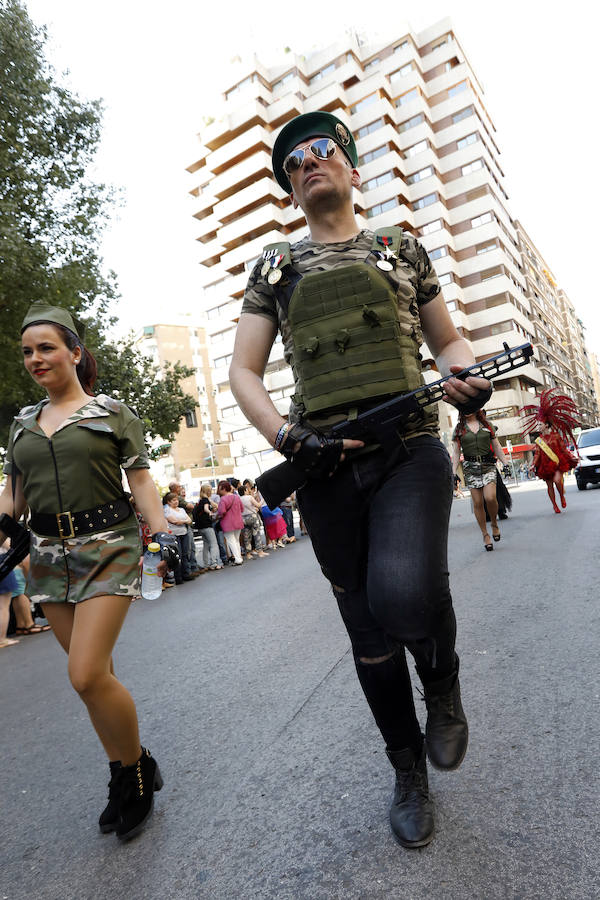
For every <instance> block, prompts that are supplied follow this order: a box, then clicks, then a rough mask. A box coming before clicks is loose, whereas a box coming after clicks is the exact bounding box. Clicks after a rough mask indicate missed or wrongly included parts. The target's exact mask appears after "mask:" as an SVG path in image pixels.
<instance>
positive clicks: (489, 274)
mask: <svg viewBox="0 0 600 900" xmlns="http://www.w3.org/2000/svg"><path fill="white" fill-rule="evenodd" d="M500 275H504V269H503V268H502V266H495V267H494V268H493V269H486V270H485V272H482V273H481V280H482V281H491V280H492V278H498V277H499V276H500Z"/></svg>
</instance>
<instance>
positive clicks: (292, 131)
mask: <svg viewBox="0 0 600 900" xmlns="http://www.w3.org/2000/svg"><path fill="white" fill-rule="evenodd" d="M311 137H328V138H332V139H333V140H334V141H335V142H336V144H337V145H338V147H341V149H342V150H343V151H344V153H345V154H346V156H347V157H348V159H349V160H350V162H351V163H352V166H353V167H356V166H357V165H358V154H357V152H356V144H355V143H354V138H353V137H352V135H351V133H350V131H349V130H348V128H346V126H345V125H344V123H343V122H342V121H341V120H340V119H338V118H336V117H335V116H334V115H332V114H331V113H328V112H324V111H323V110H317V111H316V112H310V113H303V115H301V116H296V118H295V119H292V120H291V122H288V123H287V125H284V126H283V128H282V129H281V131H280V132H279V134H278V135H277V138H276V140H275V144H274V145H273V155H272V157H271V159H272V162H273V174H274V175H275V178H276V179H277V183H278V184H279V185H280V186H281V187H282V188H283V190H284V191H285V192H286V193H287V194H289V193H291V190H292V186H291V184H290V181H289V178H288V177H287V175H286V174H285V172H284V171H283V161H284V159H285V158H286V156H287V155H288V153H291V151H292V150H293V149H294V147H295V146H296V145H297V144H300V143H301V142H302V141H305V140H306V139H307V138H311Z"/></svg>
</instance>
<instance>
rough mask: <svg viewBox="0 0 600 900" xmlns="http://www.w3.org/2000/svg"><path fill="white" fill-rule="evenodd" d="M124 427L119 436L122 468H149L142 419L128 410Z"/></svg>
mask: <svg viewBox="0 0 600 900" xmlns="http://www.w3.org/2000/svg"><path fill="white" fill-rule="evenodd" d="M128 413H129V415H128V416H127V418H126V422H125V427H124V429H123V432H122V434H121V436H120V438H119V453H120V457H121V458H120V464H121V467H122V468H123V469H149V468H150V462H149V460H148V451H147V449H146V441H145V440H144V426H143V424H142V420H141V419H138V417H137V416H134V414H133V413H132V412H130V411H129V410H128Z"/></svg>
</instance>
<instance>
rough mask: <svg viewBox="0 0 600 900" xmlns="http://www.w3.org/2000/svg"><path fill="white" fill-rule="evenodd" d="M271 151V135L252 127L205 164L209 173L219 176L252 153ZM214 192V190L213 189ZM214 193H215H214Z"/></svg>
mask: <svg viewBox="0 0 600 900" xmlns="http://www.w3.org/2000/svg"><path fill="white" fill-rule="evenodd" d="M272 149H273V135H272V133H271V132H268V131H267V130H266V128H264V126H263V125H254V126H253V127H252V128H249V129H248V130H247V131H244V132H243V133H242V134H240V135H238V136H237V137H235V138H232V139H231V140H230V141H227V142H226V143H225V144H224V145H223V146H222V147H219V149H218V150H215V151H214V152H213V153H211V155H210V156H209V157H208V160H207V164H208V167H209V169H210V171H211V172H213V173H214V174H215V175H219V174H220V173H221V172H222V171H226V170H227V169H229V168H231V167H232V166H233V165H235V164H236V162H241V161H242V160H243V159H245V158H247V157H248V156H249V155H250V153H251V152H252V151H255V152H258V151H259V150H263V151H265V152H267V153H268V154H269V158H270V153H271V150H272ZM213 190H214V189H213ZM214 192H215V193H216V191H214Z"/></svg>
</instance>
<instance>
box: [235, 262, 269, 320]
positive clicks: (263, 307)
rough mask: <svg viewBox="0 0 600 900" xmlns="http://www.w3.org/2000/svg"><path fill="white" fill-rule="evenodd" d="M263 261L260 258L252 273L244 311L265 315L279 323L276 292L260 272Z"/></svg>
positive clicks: (243, 304) (245, 297)
mask: <svg viewBox="0 0 600 900" xmlns="http://www.w3.org/2000/svg"><path fill="white" fill-rule="evenodd" d="M262 264H263V261H262V259H260V260H259V261H258V262H257V263H256V265H255V266H254V268H253V269H252V272H251V274H250V278H249V279H248V283H247V285H246V290H245V291H244V301H243V303H242V313H250V314H251V315H255V316H264V317H265V318H267V319H271V321H272V322H275V323H277V303H276V300H275V294H274V293H273V291H272V289H271V285H270V284H269V283H268V282H267V281H266V279H265V278H263V276H262V275H261V274H260V270H261V268H262Z"/></svg>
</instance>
